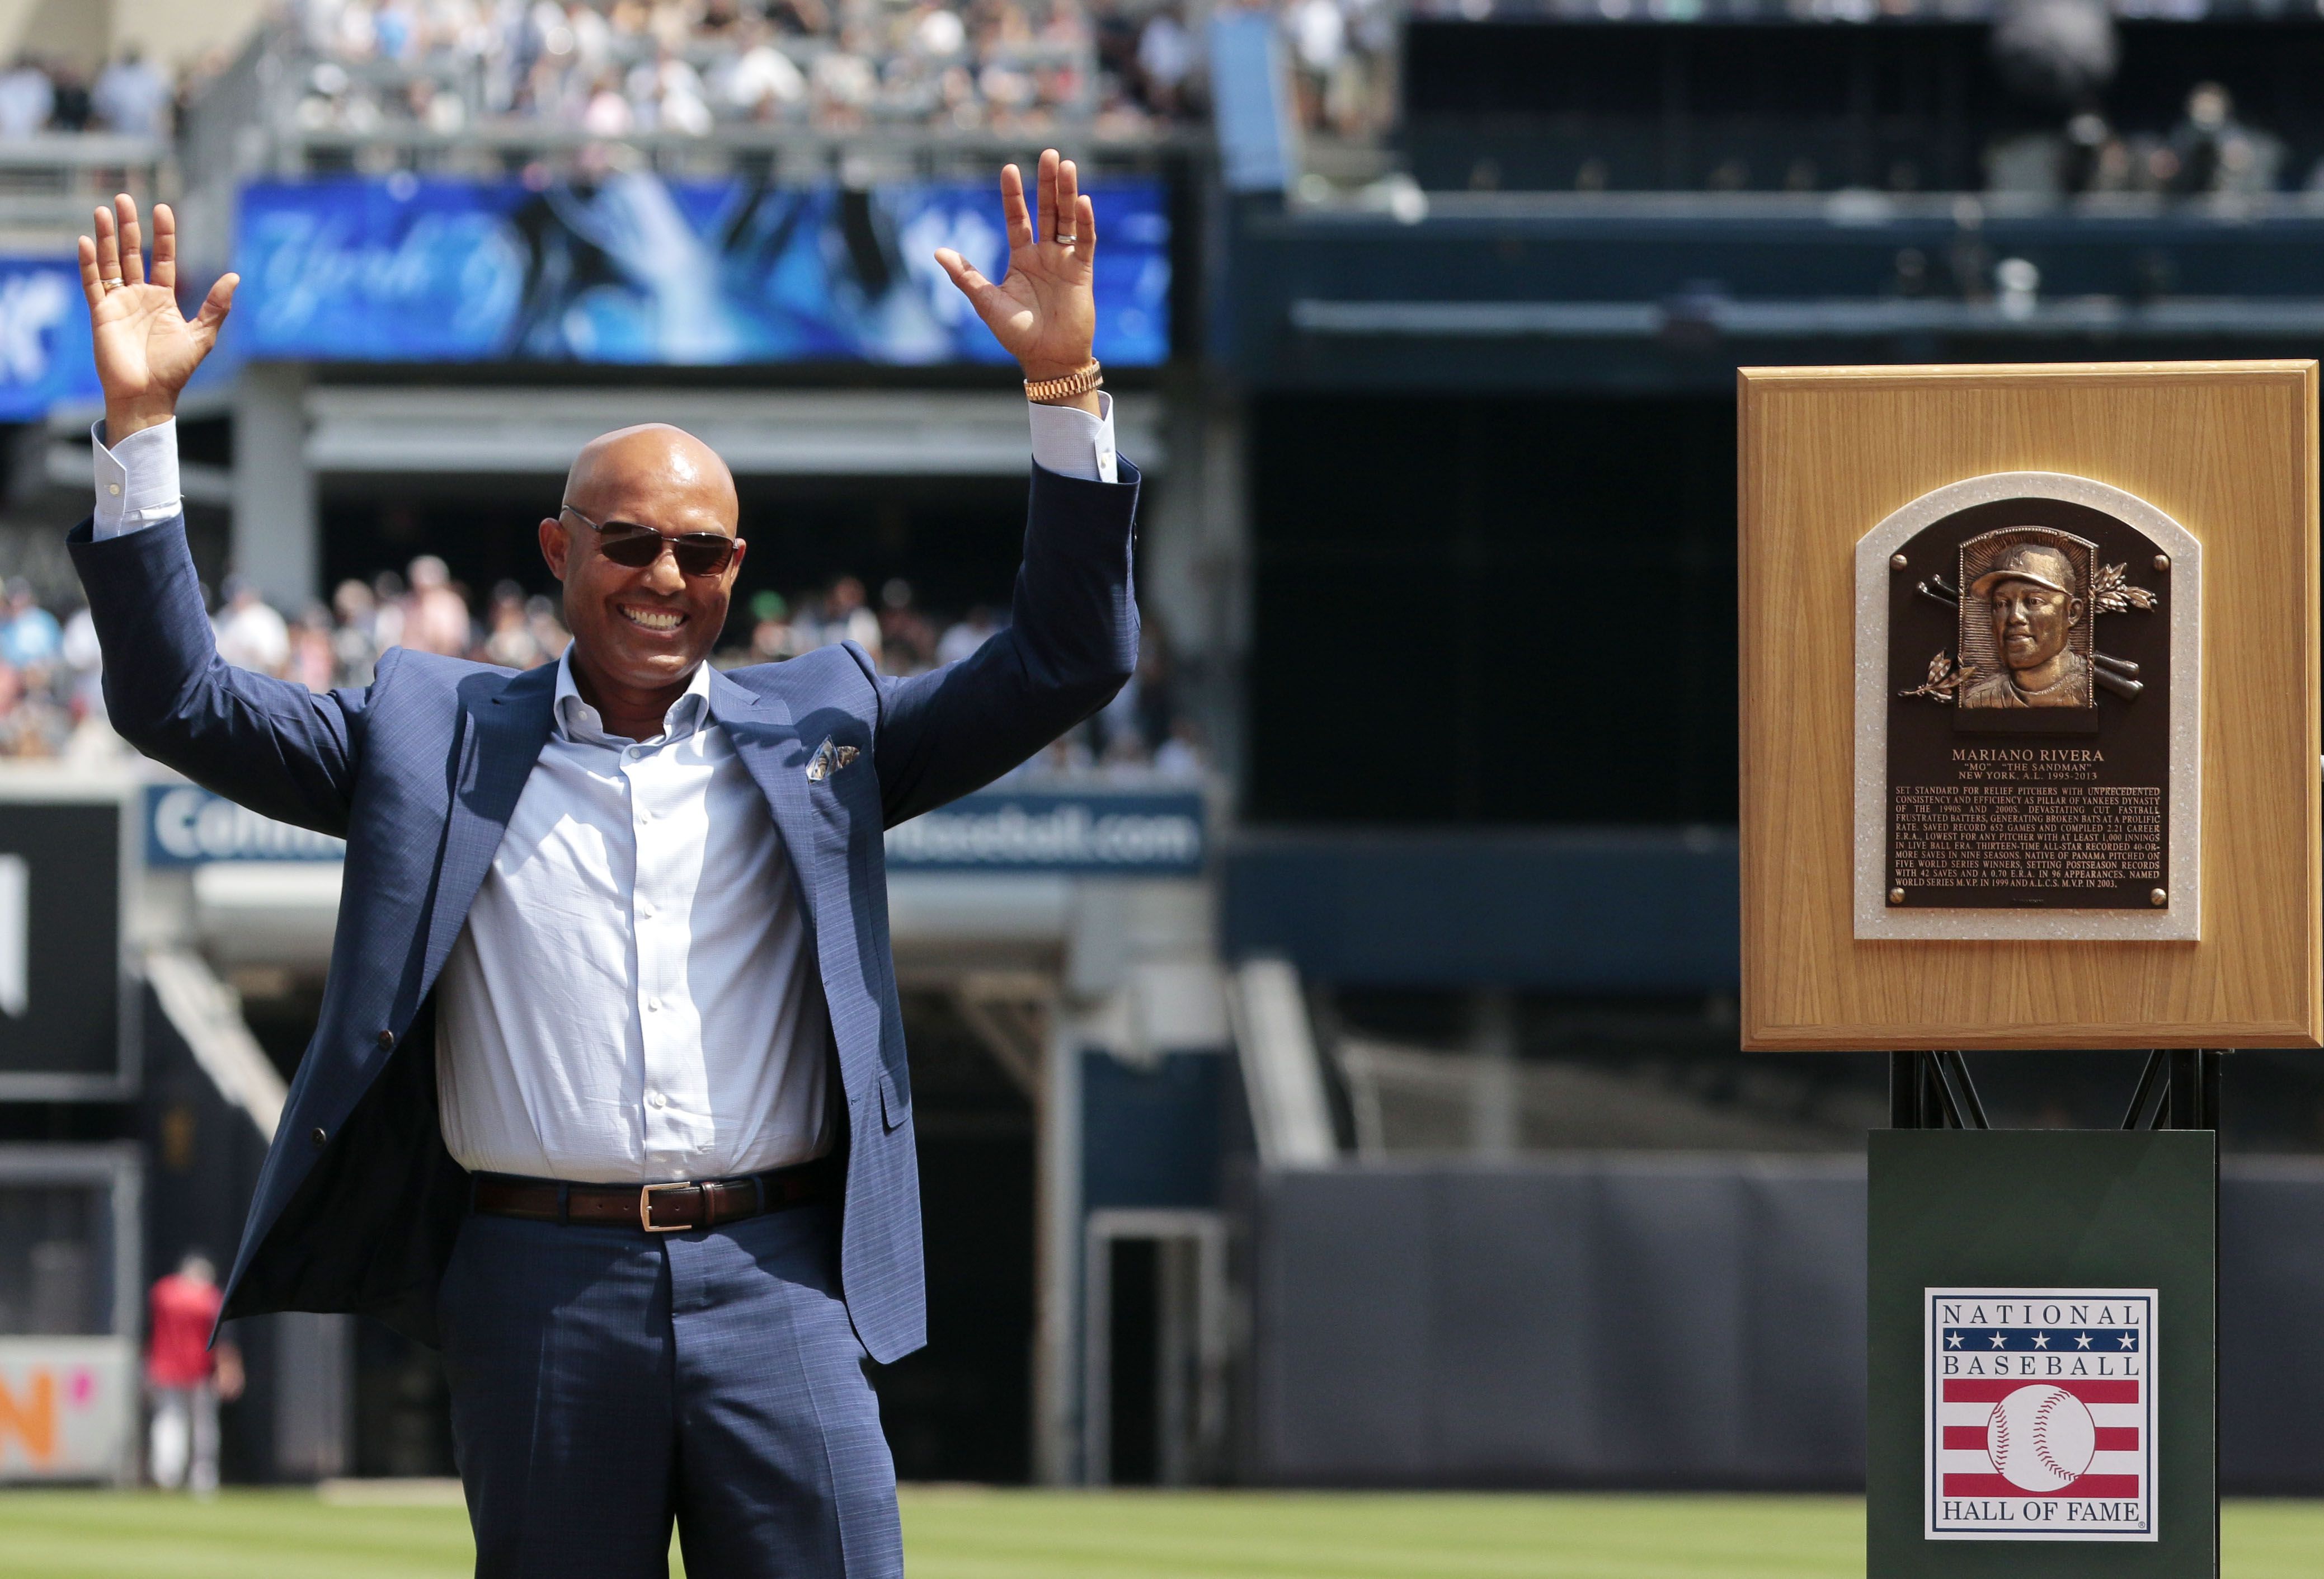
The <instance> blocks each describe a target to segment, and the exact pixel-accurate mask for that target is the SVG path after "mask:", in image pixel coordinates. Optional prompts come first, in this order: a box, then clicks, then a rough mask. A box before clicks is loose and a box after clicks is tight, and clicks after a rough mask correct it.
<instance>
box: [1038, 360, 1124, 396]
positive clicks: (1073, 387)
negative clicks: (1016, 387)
mask: <svg viewBox="0 0 2324 1579" xmlns="http://www.w3.org/2000/svg"><path fill="white" fill-rule="evenodd" d="M1104 385H1105V374H1104V372H1103V371H1102V369H1101V368H1100V367H1099V366H1098V364H1097V358H1096V357H1094V356H1093V357H1091V358H1090V360H1089V365H1087V366H1085V367H1082V368H1079V369H1077V370H1075V371H1074V372H1072V373H1068V374H1065V376H1064V377H1063V378H1041V379H1032V378H1028V379H1027V380H1026V381H1025V398H1026V399H1027V400H1028V401H1062V400H1070V399H1072V398H1073V397H1074V396H1075V395H1085V394H1087V393H1089V392H1090V391H1092V390H1093V389H1102V388H1103V387H1104Z"/></svg>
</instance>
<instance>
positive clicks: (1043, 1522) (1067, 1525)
mask: <svg viewBox="0 0 2324 1579" xmlns="http://www.w3.org/2000/svg"><path fill="white" fill-rule="evenodd" d="M904 1539H905V1545H906V1547H907V1548H908V1555H909V1556H908V1560H909V1565H910V1570H911V1574H912V1575H913V1579H1521V1576H1522V1579H1536V1576H1538V1579H1756V1576H1759V1575H1765V1576H1766V1579H1779V1576H1780V1579H1822V1576H1824V1575H1830V1576H1831V1579H1840V1576H1842V1575H1858V1574H1862V1573H1863V1572H1864V1557H1863V1545H1864V1510H1863V1504H1862V1503H1861V1502H1859V1501H1856V1500H1854V1499H1852V1498H1840V1497H1650V1496H1523V1495H1508V1496H1470V1495H1457V1496H1456V1495H1443V1496H1436V1495H1425V1494H1421V1495H1388V1494H1349V1495H1333V1494H1312V1495H1311V1494H1289V1493H1275V1492H1261V1491H1254V1492H1232V1491H1228V1492H1216V1491H1198V1492H1184V1493H1174V1492H1150V1493H1141V1492H1087V1493H1084V1492H1070V1491H1068V1492H1055V1491H978V1490H966V1489H961V1490H954V1489H950V1488H943V1487H928V1488H915V1489H911V1490H908V1491H906V1492H905V1494H904ZM2226 1550H2227V1562H2226V1573H2227V1579H2313V1575H2315V1574H2317V1573H2318V1572H2319V1569H2324V1503H2318V1502H2237V1503H2230V1504H2228V1508H2227V1534H2226ZM469 1563H470V1552H469V1546H468V1532H467V1525H466V1519H465V1516H464V1515H463V1514H462V1513H461V1511H460V1510H459V1509H458V1508H457V1507H454V1506H448V1505H437V1506H418V1507H411V1506H376V1505H358V1506H348V1505H344V1504H338V1503H330V1502H326V1501H321V1500H319V1499H318V1498H317V1497H315V1496H314V1495H312V1494H311V1493H306V1492H292V1491H235V1492H229V1493H228V1494H226V1496H224V1497H221V1498H220V1499H219V1500H218V1501H215V1502H210V1503H206V1504H197V1503H192V1502H189V1501H184V1500H182V1499H179V1498H170V1497H161V1496H155V1495H144V1494H138V1495H122V1494H117V1493H110V1492H102V1491H13V1492H0V1579H435V1576H437V1575H442V1576H443V1579H452V1576H453V1575H456V1574H466V1573H467V1572H468V1570H469ZM671 1572H672V1573H673V1574H677V1573H678V1572H679V1569H678V1565H677V1563H676V1562H675V1561H673V1562H672V1564H671Z"/></svg>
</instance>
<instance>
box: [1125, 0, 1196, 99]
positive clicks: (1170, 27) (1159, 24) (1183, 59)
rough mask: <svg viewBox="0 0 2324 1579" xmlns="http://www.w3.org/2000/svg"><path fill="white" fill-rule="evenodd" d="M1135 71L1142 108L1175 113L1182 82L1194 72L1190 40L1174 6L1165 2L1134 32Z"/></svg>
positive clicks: (1182, 96)
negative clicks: (1141, 96) (1142, 97)
mask: <svg viewBox="0 0 2324 1579" xmlns="http://www.w3.org/2000/svg"><path fill="white" fill-rule="evenodd" d="M1138 73H1139V83H1140V85H1141V86H1142V88H1143V89H1144V95H1145V99H1146V107H1147V108H1148V109H1150V110H1152V111H1153V112H1154V113H1155V114H1156V115H1176V114H1177V113H1178V111H1179V108H1180V106H1182V105H1184V104H1185V97H1186V82H1187V79H1188V78H1191V77H1192V76H1193V75H1194V36H1193V35H1192V34H1191V33H1189V32H1187V31H1186V25H1185V23H1183V22H1181V21H1180V20H1179V19H1178V9H1177V7H1176V6H1175V5H1166V6H1164V7H1162V9H1160V10H1159V11H1157V12H1156V13H1155V14H1153V15H1152V16H1149V17H1148V18H1147V19H1146V26H1145V28H1144V29H1143V30H1142V31H1141V32H1139V35H1138Z"/></svg>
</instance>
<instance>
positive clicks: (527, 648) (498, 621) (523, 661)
mask: <svg viewBox="0 0 2324 1579" xmlns="http://www.w3.org/2000/svg"><path fill="white" fill-rule="evenodd" d="M484 623H485V633H484V661H485V662H486V663H497V664H499V665H501V666H502V667H503V669H530V668H532V667H533V666H534V665H535V664H538V663H539V662H541V661H543V658H544V655H543V653H542V652H541V650H540V639H539V637H538V636H536V635H535V634H534V633H533V629H532V619H531V616H530V614H527V613H526V611H525V606H524V588H523V587H521V586H518V585H517V584H516V583H515V582H513V581H503V582H502V583H501V584H500V585H499V586H495V587H493V608H492V613H491V614H489V615H487V616H486V617H485V622H484Z"/></svg>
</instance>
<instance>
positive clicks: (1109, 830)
mask: <svg viewBox="0 0 2324 1579" xmlns="http://www.w3.org/2000/svg"><path fill="white" fill-rule="evenodd" d="M888 869H889V870H890V871H891V872H913V871H920V872H1075V873H1089V874H1092V875H1094V874H1098V873H1113V874H1116V875H1120V876H1138V877H1191V876H1194V875H1195V874H1196V873H1200V872H1201V871H1202V870H1203V797H1202V795H1201V793H1200V792H1199V791H1196V790H1192V789H1185V790H1177V791H1171V792H1164V793H1139V792H1127V793H1125V792H1120V791H1112V790H1074V789H1024V790H1001V789H987V790H984V791H982V793H980V794H975V795H970V796H965V797H964V798H963V799H959V800H955V801H954V802H953V803H952V804H951V805H950V806H945V807H941V808H937V809H936V810H935V811H931V812H926V813H923V814H922V815H920V816H918V817H914V818H913V819H912V820H911V821H909V822H907V823H902V824H899V825H898V826H895V827H892V828H890V829H889V830H888Z"/></svg>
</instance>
